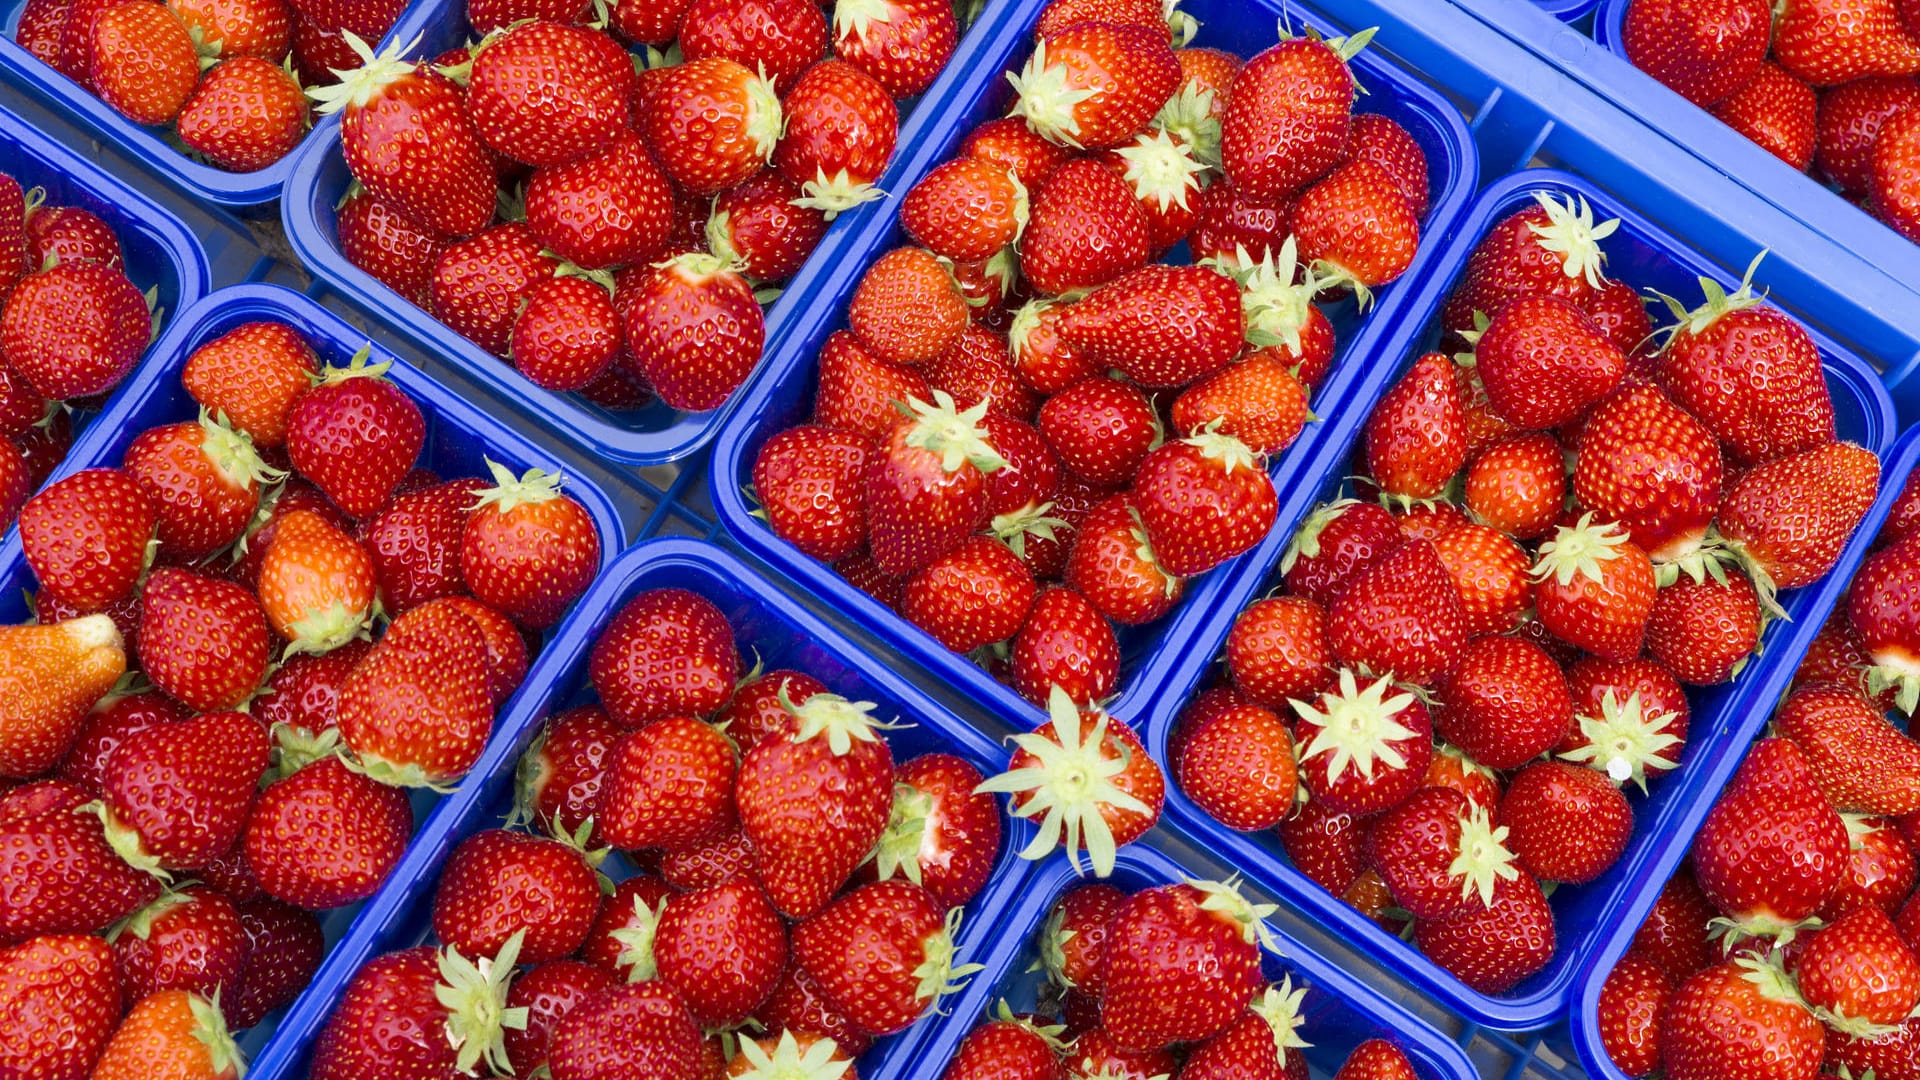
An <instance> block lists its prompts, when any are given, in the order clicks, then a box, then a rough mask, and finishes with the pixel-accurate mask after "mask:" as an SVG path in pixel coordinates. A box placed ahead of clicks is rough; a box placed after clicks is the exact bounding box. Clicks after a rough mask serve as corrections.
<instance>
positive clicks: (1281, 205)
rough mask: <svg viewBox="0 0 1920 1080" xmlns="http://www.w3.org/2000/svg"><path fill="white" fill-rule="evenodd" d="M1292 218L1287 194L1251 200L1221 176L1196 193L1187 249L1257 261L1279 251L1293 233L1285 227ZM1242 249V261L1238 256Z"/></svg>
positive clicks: (1214, 256) (1201, 254)
mask: <svg viewBox="0 0 1920 1080" xmlns="http://www.w3.org/2000/svg"><path fill="white" fill-rule="evenodd" d="M1292 217H1293V199H1292V198H1291V195H1290V193H1289V195H1286V196H1281V197H1279V198H1276V199H1271V200H1261V199H1253V198H1250V197H1248V196H1247V195H1245V194H1244V193H1243V192H1241V191H1239V190H1238V189H1236V188H1235V187H1234V186H1233V181H1232V180H1230V179H1228V178H1227V177H1225V176H1222V177H1220V178H1218V179H1216V180H1215V181H1214V182H1213V183H1212V184H1210V185H1208V187H1207V188H1206V190H1204V191H1202V192H1201V193H1200V195H1199V207H1198V209H1197V216H1196V217H1195V218H1194V222H1193V228H1192V230H1191V231H1189V232H1188V233H1187V248H1188V250H1190V251H1191V252H1192V253H1193V255H1194V257H1195V258H1197V259H1215V260H1219V261H1222V262H1224V261H1226V260H1229V259H1231V260H1233V261H1235V262H1246V263H1254V262H1259V261H1262V260H1264V259H1266V258H1268V257H1269V256H1278V255H1279V254H1280V252H1281V250H1282V249H1283V248H1284V247H1285V245H1286V240H1287V239H1288V238H1289V237H1291V236H1292V233H1291V232H1290V231H1289V230H1288V228H1287V225H1288V223H1289V221H1290V220H1291V219H1292ZM1243 249H1244V250H1245V251H1246V252H1247V258H1246V259H1245V260H1242V259H1240V251H1241V250H1243ZM1296 250H1297V247H1296Z"/></svg>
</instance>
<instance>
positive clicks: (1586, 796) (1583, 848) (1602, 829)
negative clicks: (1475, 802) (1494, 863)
mask: <svg viewBox="0 0 1920 1080" xmlns="http://www.w3.org/2000/svg"><path fill="white" fill-rule="evenodd" d="M1500 820H1501V822H1502V823H1503V824H1505V825H1506V826H1507V828H1508V829H1510V830H1511V832H1510V834H1509V836H1508V844H1509V846H1511V847H1512V848H1513V853H1514V855H1515V856H1517V857H1518V858H1519V860H1520V865H1521V867H1522V868H1523V869H1525V870H1526V871H1527V873H1529V874H1532V875H1533V876H1534V877H1537V878H1539V879H1541V880H1542V881H1563V882H1584V881H1592V880H1593V879H1594V878H1597V877H1599V876H1600V875H1601V874H1603V873H1605V872H1606V871H1607V870H1608V869H1610V868H1612V866H1613V864H1614V863H1615V862H1617V861H1618V860H1619V858H1620V853H1621V852H1622V851H1624V850H1626V846H1627V840H1628V839H1629V838H1630V837H1631V834H1632V832H1633V808H1632V807H1630V806H1629V805H1628V804H1627V799H1626V796H1624V795H1622V794H1621V793H1620V789H1619V788H1618V787H1616V786H1615V785H1614V784H1613V782H1612V781H1611V780H1609V779H1608V778H1607V776H1606V774H1604V773H1599V772H1595V771H1593V770H1592V769H1583V768H1579V767H1577V766H1574V765H1567V764H1564V763H1562V762H1558V761H1539V762H1535V763H1533V764H1531V765H1528V766H1527V767H1526V768H1525V769H1524V770H1522V771H1521V772H1520V774H1519V775H1518V776H1516V777H1514V779H1513V783H1512V784H1511V785H1510V786H1509V787H1508V788H1507V794H1506V797H1505V798H1504V799H1502V800H1501V802H1500Z"/></svg>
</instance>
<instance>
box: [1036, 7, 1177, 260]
mask: <svg viewBox="0 0 1920 1080" xmlns="http://www.w3.org/2000/svg"><path fill="white" fill-rule="evenodd" d="M1009 81H1010V82H1012V83H1013V87H1014V90H1015V92H1016V93H1017V94H1018V95H1019V96H1018V99H1017V100H1016V101H1015V103H1014V107H1013V110H1012V112H1010V113H1009V114H1008V115H1010V116H1017V117H1020V118H1022V119H1024V120H1025V121H1026V123H1027V127H1029V128H1031V129H1032V130H1033V131H1034V132H1035V133H1036V134H1039V135H1040V136H1042V137H1044V138H1046V139H1047V140H1049V141H1050V142H1054V143H1058V144H1060V145H1062V146H1070V147H1074V148H1086V149H1093V150H1098V149H1101V148H1103V147H1110V146H1120V145H1123V144H1125V143H1126V142H1128V141H1130V140H1131V139H1132V138H1133V137H1134V136H1135V135H1137V134H1139V133H1140V132H1141V131H1142V130H1143V129H1144V128H1145V127H1146V126H1147V122H1148V121H1149V120H1151V119H1152V118H1153V116H1154V114H1155V113H1157V112H1159V111H1160V106H1162V105H1164V104H1165V103H1166V101H1167V99H1168V98H1170V97H1172V96H1173V94H1174V91H1176V90H1178V89H1179V88H1180V83H1181V75H1180V62H1179V60H1178V59H1176V58H1175V57H1174V55H1173V49H1172V48H1171V46H1170V45H1169V42H1168V41H1167V37H1166V35H1165V33H1164V32H1161V31H1159V30H1157V29H1152V28H1148V27H1142V26H1126V25H1116V24H1114V23H1110V22H1098V21H1093V22H1084V23H1079V24H1076V25H1073V26H1067V27H1065V28H1063V29H1061V30H1059V31H1058V32H1056V33H1053V34H1050V35H1047V36H1045V37H1043V38H1041V40H1040V41H1039V42H1038V43H1037V44H1035V45H1034V49H1033V55H1032V56H1031V57H1029V58H1028V60H1027V64H1026V67H1025V68H1024V69H1023V70H1022V71H1021V73H1020V74H1019V75H1017V76H1009ZM1088 164H1090V165H1091V164H1096V163H1095V162H1089V163H1088ZM1129 197H1131V195H1129ZM1048 291H1056V290H1048Z"/></svg>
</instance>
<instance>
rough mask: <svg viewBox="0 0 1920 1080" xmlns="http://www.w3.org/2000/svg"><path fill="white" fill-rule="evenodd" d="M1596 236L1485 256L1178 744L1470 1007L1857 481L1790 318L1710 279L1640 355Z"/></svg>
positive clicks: (1248, 621) (1748, 639)
mask: <svg viewBox="0 0 1920 1080" xmlns="http://www.w3.org/2000/svg"><path fill="white" fill-rule="evenodd" d="M1616 225H1617V223H1613V222H1608V223H1604V224H1601V225H1598V226H1595V225H1594V224H1593V221H1592V214H1591V211H1590V209H1589V208H1587V207H1586V206H1585V205H1584V204H1583V203H1582V204H1577V205H1574V204H1569V203H1564V202H1560V201H1557V200H1555V199H1554V198H1553V197H1552V196H1550V195H1544V194H1543V195H1541V196H1539V197H1538V202H1537V205H1535V206H1531V207H1529V208H1527V209H1525V210H1523V211H1521V212H1519V213H1517V214H1515V215H1513V216H1511V217H1509V218H1507V219H1506V220H1504V221H1502V222H1501V223H1499V224H1498V225H1496V226H1495V227H1494V228H1493V230H1492V231H1491V232H1490V233H1489V234H1488V236H1487V237H1485V238H1484V239H1483V240H1482V241H1481V243H1480V244H1479V245H1478V247H1477V248H1476V250H1475V251H1474V253H1473V255H1472V257H1471V260H1470V262H1469V264H1468V268H1467V271H1466V275H1465V278H1464V280H1463V281H1462V282H1460V283H1459V285H1458V287H1457V291H1456V293H1455V295H1454V297H1453V299H1452V301H1450V302H1449V304H1448V305H1447V308H1446V313H1445V316H1444V320H1443V321H1444V322H1445V325H1446V327H1447V329H1448V330H1449V331H1450V332H1452V333H1453V334H1455V335H1457V336H1460V337H1462V338H1464V339H1466V340H1468V341H1470V342H1471V343H1472V345H1473V349H1474V351H1473V352H1472V353H1471V354H1465V355H1463V356H1462V357H1460V358H1458V359H1451V358H1448V357H1446V356H1442V355H1440V354H1438V353H1431V354H1428V355H1426V356H1423V357H1420V358H1419V359H1418V360H1416V361H1415V363H1414V364H1413V366H1412V367H1411V368H1410V369H1408V370H1407V372H1406V373H1405V374H1403V375H1402V376H1401V378H1400V379H1399V381H1398V382H1396V383H1395V384H1394V385H1393V386H1392V387H1390V388H1389V389H1388V390H1387V392H1386V393H1385V394H1384V395H1383V396H1382V398H1381V399H1380V401H1379V402H1378V404H1377V405H1376V406H1375V407H1374V411H1373V413H1372V415H1371V416H1370V417H1369V419H1368V421H1367V425H1366V428H1365V446H1364V450H1363V452H1362V454H1361V455H1360V461H1361V462H1362V463H1363V464H1362V466H1361V467H1360V468H1359V469H1358V470H1357V471H1358V472H1360V473H1361V475H1362V479H1361V480H1360V481H1359V483H1358V485H1357V490H1359V491H1360V492H1362V493H1364V494H1367V495H1372V496H1377V499H1373V498H1369V499H1365V500H1362V499H1354V498H1349V499H1342V500H1339V501H1336V502H1332V503H1330V504H1328V505H1326V506H1324V507H1322V508H1321V509H1320V510H1319V511H1317V512H1316V513H1315V514H1314V515H1313V516H1312V517H1311V518H1310V519H1309V520H1308V522H1307V523H1306V525H1304V526H1303V527H1302V529H1301V530H1300V532H1299V533H1298V534H1297V535H1296V536H1295V538H1294V541H1293V544H1292V546H1291V548H1290V549H1289V550H1288V552H1287V554H1286V556H1285V558H1284V560H1283V561H1282V564H1281V567H1282V578H1281V580H1282V584H1283V590H1282V593H1281V594H1280V595H1275V596H1272V597H1269V598H1265V599H1262V600H1259V601H1256V602H1255V603H1254V604H1253V605H1252V606H1251V607H1249V608H1248V609H1247V610H1246V611H1244V612H1243V613H1242V614H1241V615H1240V617H1239V619H1238V621H1237V622H1236V623H1235V625H1234V627H1233V630H1232V633H1231V635H1230V637H1229V639H1228V642H1227V646H1226V650H1225V665H1224V666H1225V674H1226V676H1227V682H1228V683H1229V685H1226V686H1222V687H1219V688H1216V689H1212V690H1209V691H1207V692H1205V693H1204V694H1202V695H1201V696H1200V697H1199V698H1198V699H1197V700H1196V701H1195V702H1194V703H1193V704H1191V705H1190V706H1189V707H1188V708H1187V710H1186V711H1185V713H1184V714H1183V715H1182V716H1181V718H1180V720H1179V727H1178V729H1177V731H1176V732H1175V734H1174V737H1173V738H1172V739H1171V740H1170V743H1169V746H1170V750H1169V753H1170V755H1171V763H1170V764H1171V771H1172V773H1173V774H1174V777H1175V781H1176V782H1177V783H1178V784H1179V785H1180V788H1181V790H1182V791H1183V792H1185V793H1186V795H1187V796H1188V797H1189V798H1191V799H1192V800H1193V801H1194V802H1195V803H1196V804H1197V805H1198V806H1199V807H1200V808H1201V809H1202V810H1204V811H1205V812H1206V813H1208V814H1209V815H1211V816H1212V817H1214V818H1215V819H1217V820H1218V821H1220V822H1221V823H1223V824H1225V825H1226V826H1228V827H1230V828H1233V829H1240V830H1249V831H1251V830H1265V829H1276V830H1277V832H1278V837H1279V841H1280V844H1281V846H1282V847H1283V848H1284V849H1285V851H1286V853H1287V855H1288V857H1289V858H1290V859H1291V860H1292V862H1293V863H1294V865H1295V866H1296V867H1297V868H1298V869H1299V870H1300V871H1301V872H1302V873H1304V874H1305V875H1306V876H1307V877H1308V878H1310V879H1311V880H1313V881H1314V882H1315V883H1317V884H1319V885H1320V886H1322V887H1323V888H1325V889H1327V890H1328V891H1330V892H1332V893H1333V894H1334V895H1336V896H1340V897H1342V898H1343V899H1345V900H1346V901H1347V902H1349V903H1351V904H1353V905H1354V906H1356V907H1359V908H1360V909H1362V910H1363V911H1365V912H1367V913H1368V914H1370V915H1373V916H1375V917H1376V918H1378V919H1379V920H1380V921H1382V922H1383V923H1385V924H1387V925H1388V926H1390V927H1392V928H1394V929H1396V930H1398V929H1402V928H1404V927H1405V924H1406V922H1407V921H1408V919H1409V918H1410V919H1411V929H1410V933H1411V937H1412V940H1413V941H1414V942H1416V943H1417V944H1418V945H1419V947H1420V948H1421V950H1422V951H1423V952H1425V953H1426V954H1427V955H1428V957H1430V958H1431V959H1432V960H1434V961H1435V962H1436V963H1438V964H1439V965H1440V966H1441V967H1443V968H1445V969H1447V970H1448V971H1450V972H1452V973H1453V974H1455V975H1456V976H1458V977H1459V978H1460V980H1461V981H1462V982H1464V983H1466V984H1467V985H1468V986H1469V987H1471V988H1473V989H1474V990H1477V991H1479V992H1481V993H1487V994H1497V993H1502V992H1504V991H1507V990H1509V989H1511V988H1512V987H1513V986H1515V985H1516V984H1518V983H1519V982H1520V981H1521V980H1522V979H1524V978H1526V977H1527V976H1528V975H1530V974H1532V973H1534V972H1536V971H1538V970H1540V969H1541V968H1542V967H1543V966H1544V965H1546V963H1547V962H1548V961H1549V960H1551V959H1552V957H1553V955H1554V948H1555V935H1554V925H1553V916H1552V912H1551V910H1550V909H1549V907H1548V905H1547V901H1546V894H1545V891H1544V890H1543V889H1542V884H1543V883H1549V884H1550V883H1555V882H1561V883H1578V882H1587V881H1592V880H1593V879H1595V878H1596V877H1598V876H1599V875H1601V874H1603V873H1605V872H1606V871H1607V870H1608V868H1610V867H1611V866H1613V864H1614V862H1615V861H1616V860H1617V859H1618V858H1619V856H1620V854H1621V852H1622V851H1623V850H1624V848H1625V847H1626V844H1627V841H1628V839H1629V837H1630V835H1631V833H1632V829H1633V811H1632V807H1631V805H1630V803H1629V802H1628V800H1627V798H1626V796H1625V795H1624V794H1623V793H1622V791H1621V787H1622V785H1624V784H1626V783H1628V782H1629V781H1631V782H1632V783H1634V784H1635V785H1637V786H1639V787H1641V788H1642V789H1643V790H1644V788H1645V785H1646V783H1647V781H1648V780H1649V779H1650V778H1653V777H1657V776H1658V775H1660V774H1661V773H1664V772H1667V771H1669V770H1671V769H1673V768H1674V767H1675V766H1676V764H1677V763H1678V762H1679V761H1680V760H1681V752H1682V747H1683V745H1684V741H1685V738H1686V733H1687V724H1688V704H1687V697H1686V695H1685V693H1684V692H1683V690H1682V687H1683V686H1689V685H1692V686H1704V685H1711V684H1715V683H1720V682H1725V681H1727V680H1729V679H1731V678H1733V677H1734V676H1735V675H1736V674H1737V673H1738V672H1739V670H1740V668H1741V667H1742V665H1744V664H1745V662H1746V661H1747V659H1748V658H1749V657H1750V656H1751V655H1752V653H1753V652H1754V650H1755V648H1756V646H1757V645H1758V642H1759V640H1760V636H1761V632H1762V630H1763V628H1764V624H1765V621H1766V619H1767V618H1768V617H1769V613H1770V612H1771V613H1778V611H1779V608H1778V606H1777V603H1776V602H1775V600H1774V593H1775V592H1776V590H1780V589H1793V588H1798V587H1800V586H1803V585H1807V584H1809V583H1811V582H1813V581H1815V580H1816V579H1818V578H1819V577H1820V576H1821V575H1822V574H1824V573H1825V572H1826V571H1827V570H1828V569H1829V568H1830V567H1831V566H1832V565H1833V564H1834V562H1835V561H1836V560H1837V559H1838V558H1839V556H1840V553H1841V549H1842V548H1843V547H1844V545H1845V543H1846V541H1847V539H1848V537H1849V536H1850V535H1851V534H1852V532H1853V530H1854V528H1855V527H1856V526H1857V525H1858V524H1859V522H1860V520H1861V518H1862V517H1863V516H1864V515H1865V513H1866V511H1867V509H1868V507H1869V505H1870V504H1871V503H1872V501H1873V499H1874V497H1875V494H1876V491H1877V488H1878V484H1879V475H1880V463H1879V459H1878V458H1877V457H1876V456H1875V455H1874V454H1873V453H1872V452H1870V451H1867V450H1864V449H1861V448H1860V447H1858V446H1854V445H1852V444H1849V443H1844V442H1839V441H1836V438H1835V432H1834V419H1833V404H1832V401H1831V400H1830V398H1829V396H1828V390H1827V384H1826V380H1825V377H1824V375H1823V373H1822V369H1821V360H1820V354H1819V352H1818V350H1817V349H1816V348H1815V346H1814V343H1813V342H1812V340H1811V339H1810V338H1808V336H1807V334H1806V331H1805V330H1804V329H1803V328H1802V327H1801V326H1800V325H1799V324H1798V323H1797V322H1795V321H1794V320H1793V319H1792V318H1791V317H1789V316H1787V315H1786V314H1784V313H1782V312H1780V311H1779V310H1777V309H1774V308H1772V307H1769V306H1767V305H1765V304H1764V303H1762V302H1761V301H1760V299H1759V298H1757V297H1756V296H1755V295H1754V294H1753V292H1752V290H1751V288H1750V287H1748V286H1747V285H1746V284H1745V283H1743V285H1742V287H1741V288H1740V289H1739V290H1738V291H1736V292H1735V293H1733V294H1732V295H1728V294H1727V293H1726V291H1725V290H1723V289H1722V288H1720V287H1719V286H1718V285H1717V284H1716V283H1714V282H1712V281H1711V280H1708V279H1702V281H1701V285H1702V288H1703V289H1704V290H1705V291H1706V293H1707V297H1708V300H1707V303H1705V304H1704V305H1703V306H1702V307H1701V308H1699V309H1698V310H1695V311H1692V312H1686V311H1684V310H1682V309H1681V308H1680V305H1679V303H1678V302H1677V301H1671V303H1672V304H1673V306H1674V308H1675V310H1676V313H1677V317H1678V318H1679V320H1680V321H1679V322H1678V324H1677V325H1675V326H1674V327H1672V328H1671V329H1670V330H1669V331H1668V332H1667V333H1666V335H1665V336H1664V338H1661V337H1658V336H1655V335H1652V334H1650V333H1649V332H1648V321H1647V317H1646V315H1645V313H1644V312H1643V311H1642V309H1641V301H1640V300H1639V298H1638V297H1637V296H1636V295H1634V293H1633V292H1632V290H1631V289H1628V288H1626V287H1625V286H1623V285H1621V284H1620V283H1618V282H1611V281H1608V280H1606V279H1605V277H1604V276H1603V274H1602V252H1601V248H1600V246H1599V243H1598V238H1600V237H1604V236H1605V235H1606V234H1608V233H1610V232H1611V231H1613V229H1614V228H1615V227H1616ZM1916 688H1917V689H1920V684H1916ZM1302 803H1303V805H1302ZM1389 909H1392V910H1391V912H1389Z"/></svg>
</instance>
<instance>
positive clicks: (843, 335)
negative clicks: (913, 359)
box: [813, 330, 933, 439]
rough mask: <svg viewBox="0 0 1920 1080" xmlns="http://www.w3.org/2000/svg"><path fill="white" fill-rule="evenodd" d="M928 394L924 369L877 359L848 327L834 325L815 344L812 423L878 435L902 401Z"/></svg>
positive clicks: (930, 394) (894, 417) (889, 424)
mask: <svg viewBox="0 0 1920 1080" xmlns="http://www.w3.org/2000/svg"><path fill="white" fill-rule="evenodd" d="M932 397H933V390H932V388H931V387H929V386H928V385H927V378H926V376H925V375H922V374H921V373H920V372H918V371H915V370H913V369H912V368H909V367H902V366H900V365H898V364H892V363H888V362H885V361H882V360H880V359H879V358H877V357H876V356H874V355H873V353H871V352H869V351H868V350H867V347H866V346H865V345H864V344H862V343H861V341H860V339H859V338H857V337H855V336H854V335H853V333H852V332H851V331H847V330H836V331H834V332H833V333H832V334H830V335H828V337H827V340H826V342H825V343H824V344H823V345H821V347H820V385H819V387H818V389H817V390H816V391H815V394H814V402H813V422H814V423H816V424H819V425H821V426H823V427H830V428H840V429H842V430H845V431H850V432H853V433H855V434H858V435H860V436H861V437H863V438H866V439H878V438H879V437H880V436H882V435H884V434H886V432H887V429H888V428H890V427H892V426H893V424H894V421H896V420H898V419H899V418H900V412H899V407H900V406H901V405H905V404H906V403H907V402H908V401H910V400H913V399H915V398H917V399H919V400H921V401H927V400H930V399H931V398H932ZM896 402H898V403H899V404H898V405H896V404H895V403H896Z"/></svg>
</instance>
